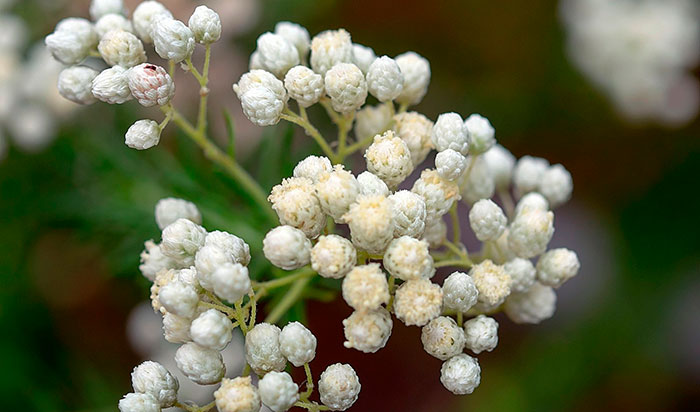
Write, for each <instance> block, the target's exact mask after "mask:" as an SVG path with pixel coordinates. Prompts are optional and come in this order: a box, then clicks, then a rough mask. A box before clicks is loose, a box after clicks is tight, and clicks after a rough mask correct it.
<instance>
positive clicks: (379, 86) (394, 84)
mask: <svg viewBox="0 0 700 412" xmlns="http://www.w3.org/2000/svg"><path fill="white" fill-rule="evenodd" d="M367 89H368V90H369V92H370V93H371V94H372V96H374V97H376V98H377V100H379V101H380V102H388V101H392V100H394V99H396V98H397V97H398V96H399V95H400V94H401V91H402V90H403V75H402V74H401V69H400V68H399V65H398V64H396V61H394V59H392V58H391V57H388V56H382V57H380V58H378V59H375V60H374V62H372V64H371V65H370V66H369V69H367Z"/></svg>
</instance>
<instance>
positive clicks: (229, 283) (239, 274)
mask: <svg viewBox="0 0 700 412" xmlns="http://www.w3.org/2000/svg"><path fill="white" fill-rule="evenodd" d="M211 286H212V289H213V290H214V293H215V294H216V296H219V297H221V298H223V299H225V300H227V301H229V302H238V301H239V300H241V298H243V296H244V295H245V294H247V293H248V291H250V286H251V285H250V276H249V275H248V268H247V267H245V266H243V265H241V264H240V263H229V262H227V263H224V264H223V265H221V266H219V267H218V268H217V269H216V270H215V271H214V273H212V274H211Z"/></svg>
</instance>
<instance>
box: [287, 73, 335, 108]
mask: <svg viewBox="0 0 700 412" xmlns="http://www.w3.org/2000/svg"><path fill="white" fill-rule="evenodd" d="M284 87H286V88H287V92H288V93H289V97H291V98H292V99H294V100H296V101H297V103H299V105H300V106H301V107H309V106H311V105H313V104H315V103H318V101H319V99H320V98H321V97H322V96H323V93H324V92H325V89H324V87H323V77H321V75H320V74H317V73H314V71H313V70H311V69H309V68H308V67H306V66H295V67H292V68H291V69H289V71H288V72H287V74H286V75H285V76H284Z"/></svg>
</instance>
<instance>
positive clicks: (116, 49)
mask: <svg viewBox="0 0 700 412" xmlns="http://www.w3.org/2000/svg"><path fill="white" fill-rule="evenodd" d="M97 50H98V51H99V52H100V55H101V56H102V58H103V59H104V60H105V62H107V64H109V65H110V66H122V67H124V68H127V69H128V68H129V67H134V66H136V65H138V64H141V63H143V62H145V61H146V52H145V51H144V49H143V43H141V40H139V39H138V37H136V36H134V35H133V34H131V33H129V32H128V31H124V30H112V31H110V32H108V33H106V34H105V35H104V36H103V37H102V39H101V40H100V43H99V44H98V45H97Z"/></svg>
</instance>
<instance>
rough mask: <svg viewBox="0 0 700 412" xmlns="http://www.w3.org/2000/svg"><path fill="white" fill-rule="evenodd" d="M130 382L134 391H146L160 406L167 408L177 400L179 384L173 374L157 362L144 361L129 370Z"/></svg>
mask: <svg viewBox="0 0 700 412" xmlns="http://www.w3.org/2000/svg"><path fill="white" fill-rule="evenodd" d="M131 384H132V386H133V387H134V391H135V392H139V393H148V394H151V395H153V397H155V398H156V400H157V401H158V403H159V404H160V406H161V407H162V408H169V407H171V406H173V405H174V404H175V402H176V401H177V391H178V389H180V385H179V383H178V381H177V378H175V377H174V376H173V375H171V374H170V372H168V370H167V369H165V367H164V366H163V365H161V364H160V363H158V362H153V361H146V362H144V363H142V364H140V365H139V366H137V367H135V368H134V371H133V372H131Z"/></svg>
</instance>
